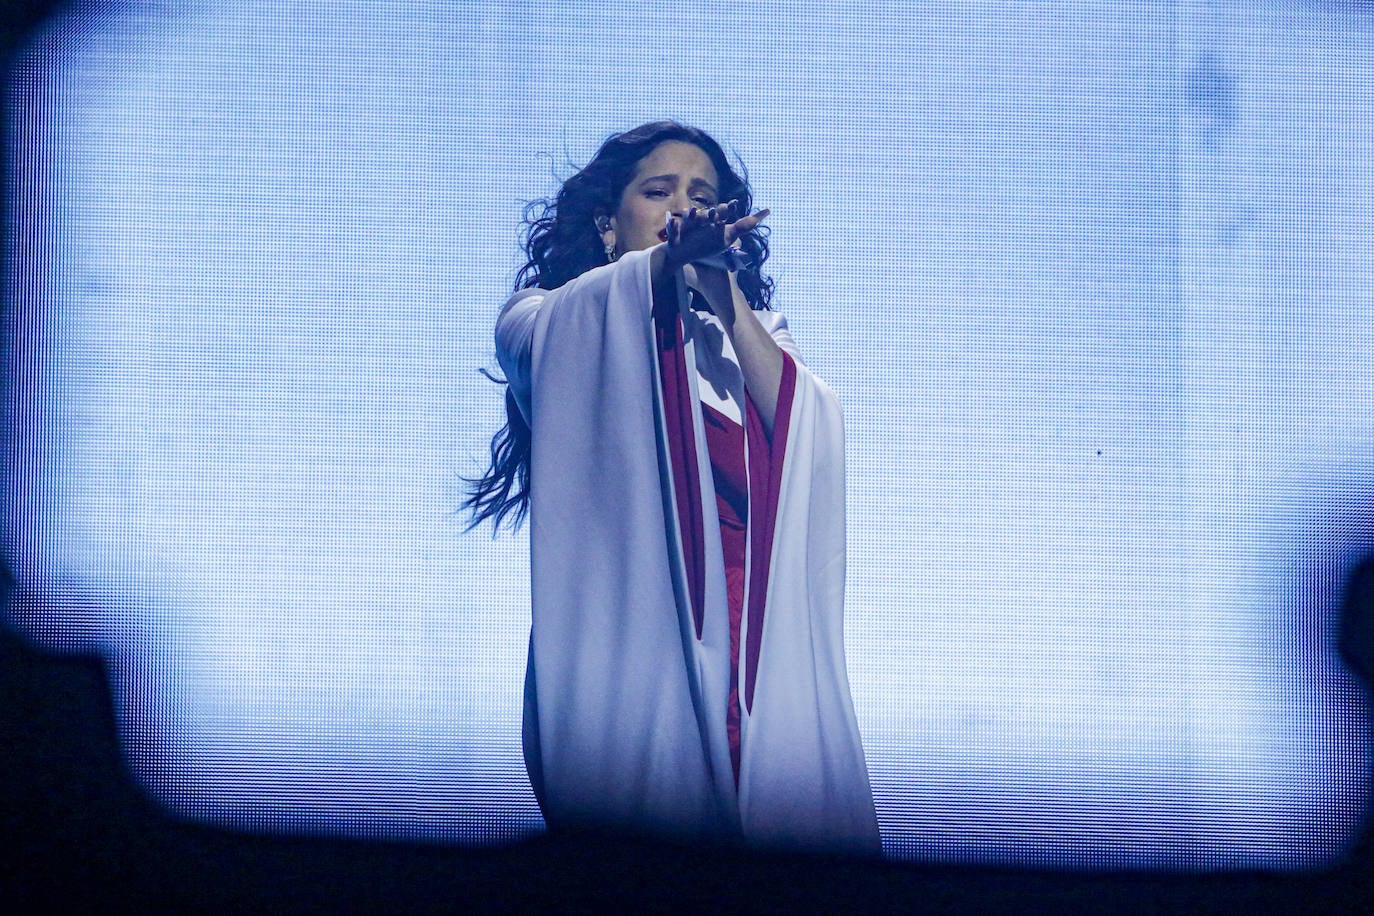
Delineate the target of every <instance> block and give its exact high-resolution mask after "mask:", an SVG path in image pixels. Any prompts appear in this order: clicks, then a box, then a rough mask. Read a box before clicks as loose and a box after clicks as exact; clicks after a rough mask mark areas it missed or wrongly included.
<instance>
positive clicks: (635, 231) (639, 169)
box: [601, 140, 720, 254]
mask: <svg viewBox="0 0 1374 916" xmlns="http://www.w3.org/2000/svg"><path fill="white" fill-rule="evenodd" d="M718 187H719V179H718V177H717V176H716V168H715V166H713V165H712V164H711V157H710V156H708V155H706V153H705V151H703V150H702V149H701V147H699V146H693V145H692V144H690V143H683V142H682V141H680V140H665V141H664V142H662V143H660V144H659V145H658V146H656V147H654V148H653V150H651V151H650V153H649V155H647V156H645V157H644V158H643V159H641V160H639V163H638V164H637V165H636V166H635V173H634V176H633V177H632V178H631V179H630V183H629V184H627V185H626V186H625V190H624V192H622V193H621V195H620V206H619V207H617V208H616V211H615V213H614V214H612V215H611V217H610V219H609V225H608V226H607V227H606V228H605V229H604V230H603V231H602V232H601V240H602V242H603V243H605V244H608V245H613V246H614V247H615V250H616V252H617V253H621V254H623V253H624V252H626V251H641V250H643V249H645V248H652V247H653V246H655V245H657V244H659V243H660V242H665V241H667V240H668V237H667V235H666V234H665V229H664V226H665V222H666V217H667V214H669V213H679V214H680V213H686V212H687V211H688V210H690V209H691V208H692V207H714V206H715V205H716V204H718V203H720V194H719V191H718V190H717V188H718Z"/></svg>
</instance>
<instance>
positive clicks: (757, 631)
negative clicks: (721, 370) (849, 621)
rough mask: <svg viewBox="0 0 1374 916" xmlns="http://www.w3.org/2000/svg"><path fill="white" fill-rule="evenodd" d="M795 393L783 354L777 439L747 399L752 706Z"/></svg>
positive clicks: (748, 698) (748, 686)
mask: <svg viewBox="0 0 1374 916" xmlns="http://www.w3.org/2000/svg"><path fill="white" fill-rule="evenodd" d="M796 392H797V366H796V364H795V363H794V362H792V357H790V356H788V355H787V354H786V353H783V354H782V384H781V386H780V387H779V389H778V411H777V414H776V415H775V416H776V418H775V419H774V421H773V441H772V442H771V443H770V442H769V441H768V436H767V434H766V433H765V432H764V430H763V421H762V420H760V419H759V415H758V411H757V410H756V409H755V408H754V403H753V401H752V400H751V401H749V403H748V404H747V414H748V417H747V419H746V421H745V422H746V423H747V424H748V428H749V435H748V442H749V517H750V518H751V519H752V520H753V524H752V525H751V526H750V527H751V529H752V530H751V532H750V538H749V539H750V541H751V543H750V545H749V549H750V554H749V560H750V563H749V645H748V646H747V647H746V649H745V669H744V706H745V708H746V709H748V710H750V711H751V712H752V711H753V708H754V681H755V679H756V678H757V677H758V672H759V648H760V647H761V646H762V645H763V612H764V604H765V602H766V601H767V599H768V571H769V570H768V565H769V563H770V562H771V559H772V556H773V526H774V524H775V522H776V521H777V517H778V491H779V490H780V489H781V488H782V465H783V460H784V459H785V458H786V452H787V427H788V424H789V423H791V421H792V398H793V396H794V395H795V394H796Z"/></svg>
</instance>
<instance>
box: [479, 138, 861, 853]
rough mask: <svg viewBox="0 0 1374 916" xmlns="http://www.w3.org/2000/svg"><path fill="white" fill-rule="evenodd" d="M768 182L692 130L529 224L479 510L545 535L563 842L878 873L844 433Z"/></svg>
mask: <svg viewBox="0 0 1374 916" xmlns="http://www.w3.org/2000/svg"><path fill="white" fill-rule="evenodd" d="M767 215H768V211H766V210H764V211H761V212H754V211H753V209H752V194H751V192H750V189H749V185H748V184H747V182H746V181H745V180H744V179H743V178H742V177H741V176H740V175H739V174H737V173H736V172H735V171H734V169H733V168H732V167H731V165H730V162H729V160H728V159H727V158H726V156H725V154H724V152H723V151H722V149H721V147H720V146H719V144H717V143H716V141H715V140H713V139H712V138H711V137H709V136H708V135H706V134H705V133H703V132H702V131H700V130H697V129H695V128H692V127H687V126H685V125H682V124H678V123H675V122H669V121H660V122H655V123H651V124H645V125H643V126H641V127H637V128H635V129H633V130H630V131H627V132H625V133H622V134H618V135H614V136H612V137H611V138H610V139H608V140H607V141H606V142H605V143H604V144H603V145H602V147H601V148H600V150H599V151H598V152H597V154H596V156H595V157H594V158H593V159H592V161H591V162H590V163H588V164H587V166H586V167H585V168H583V169H582V170H581V171H579V172H577V173H576V174H574V175H573V176H572V177H570V178H569V179H568V180H567V181H566V182H565V183H564V184H563V186H562V188H561V189H560V190H559V192H558V193H557V195H556V196H555V197H554V198H553V199H552V200H545V201H537V202H536V203H535V204H532V205H531V207H530V208H529V209H527V211H526V234H525V249H526V253H527V256H528V261H527V262H526V264H525V266H524V268H523V269H522V270H521V271H520V273H519V275H518V277H517V280H516V286H517V291H516V293H515V294H514V295H513V296H511V298H510V299H509V300H508V301H507V302H506V304H505V306H504V308H503V309H502V310H501V313H500V317H499V318H498V319H497V323H496V352H497V359H498V361H499V363H500V365H501V368H502V371H503V372H504V373H505V379H506V384H507V389H506V413H507V425H506V426H505V427H504V428H503V429H502V430H501V431H500V432H498V433H497V434H496V436H495V438H494V439H493V440H492V448H491V453H492V465H491V468H490V470H489V471H488V472H487V474H486V475H485V476H484V477H483V478H481V479H480V480H477V481H474V483H473V486H472V489H471V491H470V493H469V497H468V500H467V503H466V505H467V507H468V508H470V509H471V510H472V513H473V523H474V524H477V523H479V522H481V521H483V520H485V519H491V520H492V522H493V524H494V525H496V526H498V527H499V525H500V524H501V523H502V521H503V520H504V521H509V522H512V523H513V524H515V525H518V524H519V522H520V521H521V520H522V518H523V517H524V515H525V513H526V511H528V514H529V520H530V569H531V576H532V583H531V593H532V601H533V607H532V627H531V633H530V646H529V663H528V667H527V670H526V676H525V708H524V752H525V763H526V767H527V768H528V771H529V776H530V782H531V783H532V785H533V787H534V791H535V794H536V796H537V798H538V800H539V804H540V808H541V810H542V811H543V813H544V817H545V820H546V821H547V823H548V824H549V826H550V828H552V829H564V828H598V829H605V828H610V829H613V830H620V831H630V832H647V833H651V834H657V835H666V836H670V837H676V838H690V839H705V840H724V841H727V842H730V841H742V842H744V843H746V844H749V845H751V846H762V847H767V848H788V849H813V850H826V851H850V852H857V853H877V852H879V851H880V844H879V837H878V828H877V820H876V817H875V815H874V810H873V798H872V793H871V791H870V788H869V781H868V772H867V768H866V765H865V763H864V755H863V747H862V744H861V743H860V738H859V730H858V725H857V722H856V720H855V716H854V708H853V703H852V701H851V700H850V695H849V684H848V676H847V674H846V670H845V656H844V642H843V639H844V628H843V619H842V617H843V602H844V567H845V543H844V536H845V532H844V434H843V428H842V423H841V417H840V408H839V404H838V402H837V401H836V399H835V397H834V395H833V394H832V393H831V392H830V390H829V389H828V388H827V387H826V386H825V384H824V383H823V382H821V380H820V379H818V378H817V377H816V376H814V375H813V374H812V373H811V372H810V371H809V370H808V369H807V368H806V367H805V365H803V363H802V360H801V356H800V354H799V353H798V350H797V347H796V345H795V344H794V342H793V340H792V337H791V335H790V334H789V332H788V328H787V322H786V321H785V320H784V319H783V317H782V316H781V315H779V314H778V313H777V312H773V311H770V310H769V308H768V306H769V300H770V298H771V295H772V288H773V283H772V281H771V280H770V279H768V278H767V277H766V276H765V275H764V274H763V273H762V272H761V267H762V265H763V263H764V261H765V260H766V258H767V257H768V242H767V238H766V235H765V231H764V229H763V227H762V221H763V219H764V218H765V217H766V216H767Z"/></svg>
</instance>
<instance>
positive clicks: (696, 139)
mask: <svg viewBox="0 0 1374 916" xmlns="http://www.w3.org/2000/svg"><path fill="white" fill-rule="evenodd" d="M670 140H677V141H680V142H683V143H690V144H692V145H693V146H695V147H698V148H699V149H701V151H702V152H704V153H706V155H707V156H709V157H710V159H711V164H712V165H713V166H714V167H715V170H716V177H717V178H718V179H719V182H720V186H719V188H718V192H719V194H720V199H721V201H729V200H738V201H739V202H740V204H741V206H742V207H743V211H742V212H744V213H749V212H751V211H752V210H753V205H754V199H753V194H752V192H751V191H750V189H749V178H748V173H747V171H745V170H744V168H743V165H741V169H740V172H738V173H737V172H736V171H735V169H734V168H733V167H732V166H731V164H730V160H729V159H728V158H727V157H726V155H725V151H724V150H723V149H721V146H720V144H719V143H717V142H716V141H715V140H714V139H712V138H711V136H710V135H709V134H707V133H705V132H704V131H701V130H699V129H697V128H695V127H689V126H687V125H686V124H679V123H678V122H676V121H654V122H652V123H649V124H643V125H640V126H639V127H636V128H634V129H633V130H627V131H625V132H624V133H621V134H612V135H611V136H610V137H609V138H608V139H607V140H606V142H605V143H603V144H601V148H600V149H599V150H597V151H596V155H595V156H594V157H592V161H591V162H589V163H587V165H586V166H585V167H584V168H582V169H581V170H579V171H578V172H577V173H576V174H574V175H573V176H572V177H570V178H568V179H567V180H566V181H565V182H563V187H561V188H559V190H558V193H557V194H556V195H555V196H554V197H553V199H552V200H550V199H547V198H545V199H541V200H535V201H532V202H531V203H530V204H528V205H527V206H526V207H525V212H524V229H523V231H522V234H521V239H522V242H523V246H524V249H525V254H526V257H527V260H526V261H525V266H524V267H522V268H520V272H519V273H518V274H517V275H516V278H515V289H516V290H521V289H529V288H530V287H538V288H540V289H557V288H558V287H560V286H562V285H563V284H564V283H567V282H568V281H569V280H572V279H574V278H576V277H579V276H581V275H582V274H584V273H586V272H587V271H589V270H591V269H592V268H594V267H599V266H601V265H603V264H605V263H606V250H605V248H604V246H603V244H602V241H601V236H600V233H598V232H597V229H596V221H597V220H598V219H600V218H601V217H604V216H608V215H611V214H613V213H615V211H616V209H617V208H618V207H619V206H620V198H621V195H622V194H623V193H624V191H625V187H626V186H627V185H628V184H629V183H630V179H631V178H633V177H634V174H635V168H636V166H638V164H639V161H640V160H641V159H643V158H644V157H645V156H647V155H649V153H651V152H653V150H654V149H655V148H656V147H657V146H658V145H659V144H661V143H666V142H668V141H670ZM738 244H739V247H740V248H742V249H743V250H744V252H745V253H746V254H748V255H749V256H750V260H751V261H752V262H753V264H754V266H753V267H751V268H749V269H748V270H742V271H740V272H739V273H737V274H736V277H735V279H736V282H737V283H738V284H739V288H740V292H742V293H743V294H744V297H745V298H746V299H747V300H748V301H749V306H750V308H754V309H767V308H768V304H769V301H770V300H771V299H772V296H773V281H772V279H771V278H769V277H767V276H765V275H764V274H763V273H762V271H761V269H760V268H761V267H762V265H763V262H764V261H765V260H767V259H768V230H767V227H766V226H762V225H760V226H756V227H755V228H754V229H753V230H751V231H750V232H749V233H748V234H747V235H744V236H742V237H741V238H740V239H739V242H738ZM487 377H488V378H490V379H492V381H495V382H498V383H500V384H505V381H504V380H502V379H499V378H496V377H495V376H493V375H490V374H488V375H487ZM529 502H530V428H529V425H528V424H527V423H526V422H525V418H524V416H523V415H522V414H521V413H520V408H519V407H517V406H516V403H515V395H514V394H512V393H511V391H510V387H509V386H508V385H507V387H506V425H505V426H503V427H502V428H501V429H500V430H499V431H498V432H497V433H496V435H495V436H493V437H492V440H491V467H490V468H489V469H488V470H487V472H486V474H484V475H483V476H482V477H480V478H477V479H475V480H469V481H468V495H467V498H466V499H465V500H464V501H463V508H464V509H467V510H470V511H471V512H472V520H471V524H470V525H469V528H474V527H476V526H477V525H479V524H481V523H482V522H483V521H485V520H486V519H491V520H492V526H493V530H499V529H500V527H501V525H502V524H503V523H505V522H509V523H510V527H511V528H512V529H514V528H517V527H519V525H520V523H521V521H523V520H524V518H525V515H526V513H527V512H528V511H529Z"/></svg>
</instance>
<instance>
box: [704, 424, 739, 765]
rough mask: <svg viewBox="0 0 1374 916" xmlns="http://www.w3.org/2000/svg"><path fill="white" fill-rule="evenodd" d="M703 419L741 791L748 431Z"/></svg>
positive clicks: (729, 728)
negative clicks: (717, 526) (727, 612)
mask: <svg viewBox="0 0 1374 916" xmlns="http://www.w3.org/2000/svg"><path fill="white" fill-rule="evenodd" d="M701 416H702V420H703V421H704V423H703V425H704V426H705V428H706V451H707V453H708V454H709V455H710V456H711V479H712V480H713V481H714V482H715V485H716V513H717V515H719V516H720V547H721V558H722V559H723V560H724V561H725V596H726V600H727V604H728V605H729V607H730V691H729V694H728V695H727V696H726V699H725V733H726V736H727V737H728V738H729V741H730V764H731V766H732V767H733V768H734V771H735V785H737V786H738V785H739V760H740V751H739V748H740V714H739V657H740V651H739V632H740V623H741V621H742V620H743V619H744V557H745V552H746V551H747V550H748V544H749V542H748V537H749V529H748V525H747V519H748V517H749V470H748V468H747V467H745V463H744V427H743V426H740V425H739V424H738V423H736V422H735V421H734V420H731V419H730V418H729V417H727V416H725V415H724V414H722V413H721V412H720V411H718V410H716V409H715V408H713V407H711V406H709V405H707V404H702V405H701Z"/></svg>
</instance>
